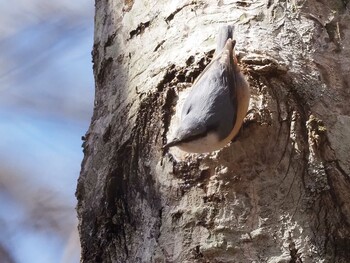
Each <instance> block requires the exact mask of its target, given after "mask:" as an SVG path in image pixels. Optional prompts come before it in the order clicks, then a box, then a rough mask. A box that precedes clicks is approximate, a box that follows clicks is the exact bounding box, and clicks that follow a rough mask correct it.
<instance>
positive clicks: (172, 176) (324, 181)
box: [76, 0, 350, 263]
mask: <svg viewBox="0 0 350 263" xmlns="http://www.w3.org/2000/svg"><path fill="white" fill-rule="evenodd" d="M348 2H349V1H348V0H308V1H298V0H294V1H293V0H289V1H288V0H285V1H283V0H253V1H237V0H235V1H230V0H220V1H214V0H213V1H211V0H204V1H200V0H198V1H188V0H187V1H185V0H184V1H180V0H179V1H165V0H159V1H143V0H136V1H132V0H128V1H127V0H126V1H124V3H121V1H119V0H109V1H107V0H97V1H96V17H95V44H94V48H93V62H94V74H95V79H96V98H95V109H94V115H93V117H92V122H91V125H90V128H89V130H88V132H87V134H86V136H85V138H84V139H85V142H84V144H83V146H84V153H85V158H84V160H83V164H82V171H81V175H80V178H79V182H78V188H77V193H76V195H77V198H78V206H77V211H78V215H79V219H80V235H81V243H82V262H123V263H124V262H271V263H272V262H349V259H350V249H349V247H350V235H349V231H350V225H349V224H350V179H349V174H350V157H349V155H350V154H349V152H350V103H349V101H350V74H349V72H350V44H349V43H350V14H349V8H350V4H349V3H348ZM227 23H228V24H235V25H236V30H235V38H236V40H237V48H236V49H237V54H238V55H239V61H240V64H241V65H242V67H243V68H244V72H245V75H246V76H247V78H248V79H249V83H250V85H251V89H252V97H251V103H250V107H249V108H250V112H249V114H248V115H247V118H246V121H245V124H244V128H243V130H242V131H241V132H240V134H239V136H238V137H237V138H236V139H235V140H234V141H233V142H232V143H231V144H230V145H229V146H228V147H226V148H224V149H222V150H221V151H218V152H215V153H212V154H208V155H196V154H193V155H187V156H184V155H182V156H181V158H177V157H176V158H175V157H174V156H175V155H176V149H175V150H171V151H170V153H166V152H164V153H163V151H162V149H161V147H162V145H163V144H164V143H165V142H166V139H167V137H169V135H168V134H169V133H170V131H171V129H172V128H171V127H172V126H173V123H174V121H173V119H174V118H172V117H173V116H174V115H175V108H176V104H177V102H178V101H179V100H178V97H179V94H180V97H181V94H183V92H186V91H188V89H189V87H190V86H191V82H192V81H193V79H194V78H195V77H196V76H197V75H198V74H199V73H200V72H201V71H202V70H203V69H204V67H205V65H206V64H207V63H208V62H209V61H210V59H211V56H212V54H213V50H214V48H215V36H216V34H217V32H218V29H219V27H220V26H221V25H223V24H227Z"/></svg>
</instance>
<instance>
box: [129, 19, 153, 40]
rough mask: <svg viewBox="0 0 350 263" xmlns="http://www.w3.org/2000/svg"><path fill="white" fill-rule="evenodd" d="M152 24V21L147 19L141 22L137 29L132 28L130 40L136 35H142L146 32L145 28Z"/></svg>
mask: <svg viewBox="0 0 350 263" xmlns="http://www.w3.org/2000/svg"><path fill="white" fill-rule="evenodd" d="M150 24H151V21H146V22H141V23H140V24H139V25H138V26H137V27H136V29H134V30H131V31H130V33H129V35H130V36H129V40H130V39H132V38H133V37H134V36H138V35H141V34H143V32H145V29H146V28H147V27H149V26H150Z"/></svg>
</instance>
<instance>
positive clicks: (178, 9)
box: [165, 1, 196, 23]
mask: <svg viewBox="0 0 350 263" xmlns="http://www.w3.org/2000/svg"><path fill="white" fill-rule="evenodd" d="M194 4H196V1H192V2H190V3H187V4H185V5H183V6H181V7H179V8H176V10H175V11H174V12H172V13H171V14H170V15H168V16H167V17H166V18H165V22H167V23H169V22H170V21H171V20H173V19H174V17H175V15H176V14H177V13H179V12H180V11H181V10H182V9H184V8H185V7H187V6H190V5H194Z"/></svg>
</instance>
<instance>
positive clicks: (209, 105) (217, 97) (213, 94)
mask: <svg viewBox="0 0 350 263" xmlns="http://www.w3.org/2000/svg"><path fill="white" fill-rule="evenodd" d="M232 31H233V27H232V26H224V27H222V28H221V30H220V32H219V35H218V37H217V47H216V50H215V54H214V58H213V60H212V61H211V62H210V64H209V65H208V66H207V67H206V68H205V69H204V71H203V72H202V73H201V74H200V75H199V76H198V78H197V79H196V80H195V82H194V83H193V86H192V89H191V91H190V93H189V95H188V97H187V98H186V100H185V102H184V105H183V108H182V112H181V121H180V124H179V127H178V128H177V130H176V131H175V134H174V138H173V139H172V140H170V142H168V143H167V144H166V145H165V146H164V148H167V147H172V146H177V147H179V148H180V149H181V150H183V151H186V152H190V153H205V152H212V151H216V150H219V149H221V148H222V147H224V146H225V145H226V144H228V143H229V142H230V141H231V140H232V139H233V138H234V137H235V136H236V135H237V133H238V132H239V129H240V128H241V126H242V123H243V119H244V117H245V115H246V113H247V110H248V105H249V97H250V91H249V85H248V82H247V81H246V80H245V78H244V75H243V74H242V73H241V71H240V69H239V66H238V64H237V59H236V56H235V52H234V47H235V44H236V41H235V40H232Z"/></svg>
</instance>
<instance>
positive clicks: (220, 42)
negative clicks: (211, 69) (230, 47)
mask: <svg viewBox="0 0 350 263" xmlns="http://www.w3.org/2000/svg"><path fill="white" fill-rule="evenodd" d="M233 30H234V27H233V26H231V25H225V26H222V27H221V28H220V31H219V34H218V36H217V40H216V42H217V44H216V50H215V53H216V54H220V52H221V51H222V49H223V48H224V47H225V44H226V41H227V39H229V38H231V39H232V38H233Z"/></svg>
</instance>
